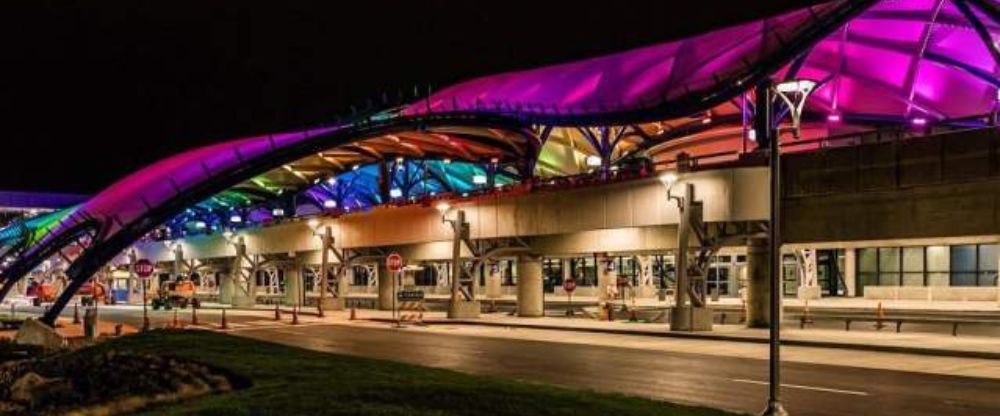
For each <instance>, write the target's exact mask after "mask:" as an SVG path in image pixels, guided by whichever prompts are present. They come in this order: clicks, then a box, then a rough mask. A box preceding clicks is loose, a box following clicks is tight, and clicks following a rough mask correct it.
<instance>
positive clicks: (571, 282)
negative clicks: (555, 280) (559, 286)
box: [563, 277, 576, 293]
mask: <svg viewBox="0 0 1000 416" xmlns="http://www.w3.org/2000/svg"><path fill="white" fill-rule="evenodd" d="M563 290H565V291H566V292H567V293H573V291H574V290H576V279H574V278H572V277H571V278H569V279H566V280H563Z"/></svg>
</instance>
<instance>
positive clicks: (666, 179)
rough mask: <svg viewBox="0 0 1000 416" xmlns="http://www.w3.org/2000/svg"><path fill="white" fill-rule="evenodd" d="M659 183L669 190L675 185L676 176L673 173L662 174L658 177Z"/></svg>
mask: <svg viewBox="0 0 1000 416" xmlns="http://www.w3.org/2000/svg"><path fill="white" fill-rule="evenodd" d="M660 182H663V186H666V187H667V188H670V187H672V186H674V184H675V183H677V174H676V173H674V172H664V173H663V174H662V175H660Z"/></svg>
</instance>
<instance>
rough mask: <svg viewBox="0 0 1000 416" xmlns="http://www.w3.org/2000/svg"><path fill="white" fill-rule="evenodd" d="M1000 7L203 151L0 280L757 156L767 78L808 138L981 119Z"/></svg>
mask: <svg viewBox="0 0 1000 416" xmlns="http://www.w3.org/2000/svg"><path fill="white" fill-rule="evenodd" d="M997 4H998V3H997V1H996V0H892V1H890V0H886V1H833V2H828V3H823V4H820V5H817V6H813V7H809V8H804V9H801V10H796V11H792V12H788V13H784V14H781V15H778V16H774V17H770V18H766V19H761V20H757V21H752V22H748V23H744V24H741V25H737V26H734V27H731V28H725V29H721V30H716V31H713V32H709V33H706V34H703V35H699V36H694V37H691V38H688V39H681V40H675V41H671V42H667V43H663V44H659V45H653V46H648V47H644V48H639V49H635V50H631V51H626V52H622V53H618V54H613V55H608V56H604V57H598V58H593V59H588V60H583V61H578V62H572V63H567V64H561V65H553V66H549V67H544V68H540V69H533V70H525V71H517V72H511V73H506V74H500V75H494V76H488V77H483V78H479V79H474V80H471V81H467V82H463V83H459V84H457V85H454V86H451V87H447V88H444V89H442V90H440V91H437V92H435V93H433V94H431V95H429V96H427V97H423V98H418V99H415V100H414V101H413V102H410V103H408V104H405V105H402V106H391V107H387V108H385V109H383V110H382V111H380V112H376V113H372V114H371V115H369V116H363V117H356V118H352V119H351V120H350V121H348V122H343V123H338V124H337V125H335V126H329V127H319V128H314V129H309V130H302V131H297V132H291V133H283V134H273V135H264V136H258V137H251V138H245V139H239V140H233V141H229V142H224V143H219V144H215V145H211V146H206V147H202V148H199V149H195V150H191V151H188V152H184V153H181V154H178V155H176V156H173V157H170V158H167V159H164V160H162V161H160V162H157V163H155V164H153V165H151V166H149V167H147V168H145V169H143V170H141V171H139V172H136V173H134V174H132V175H130V176H128V177H126V178H124V179H122V180H120V181H119V182H117V183H115V184H113V185H112V186H110V187H108V188H107V189H105V190H104V191H102V192H100V193H99V194H97V195H95V196H94V197H93V198H91V199H90V200H88V201H87V202H85V203H84V204H82V205H81V206H79V207H77V208H76V209H75V210H73V212H72V213H70V214H67V215H66V216H65V217H63V218H61V220H60V222H59V223H58V224H57V225H56V226H55V227H53V229H52V232H50V233H48V234H47V235H46V236H44V237H43V238H41V239H40V241H39V243H38V244H35V245H34V246H32V247H31V248H30V249H28V250H25V252H24V253H23V254H22V255H21V256H20V257H19V259H18V261H17V262H15V264H14V265H12V266H11V267H10V268H8V269H7V270H6V271H4V274H3V276H4V278H6V279H8V280H10V279H17V278H20V277H21V276H23V275H24V274H25V273H27V272H28V271H30V270H31V269H33V268H34V267H36V266H37V265H38V264H39V263H40V262H41V261H43V260H44V258H45V257H47V256H48V255H51V254H52V252H53V248H54V247H57V246H59V245H61V244H67V242H68V241H71V240H72V236H73V235H74V234H77V233H81V232H85V231H88V232H93V233H94V238H93V239H92V242H91V243H90V246H89V247H88V248H87V250H86V251H85V252H84V253H83V255H82V256H81V257H80V258H79V259H77V260H76V261H75V262H74V263H73V265H72V267H71V268H70V270H69V271H68V274H69V275H70V276H71V277H72V278H73V285H71V286H70V287H69V288H68V289H67V292H69V293H70V294H72V292H73V291H75V290H76V288H78V287H79V285H80V284H82V283H83V281H84V279H86V278H88V277H89V276H91V275H92V274H93V273H94V271H96V270H97V269H98V268H99V267H101V266H102V265H104V264H105V263H106V262H108V261H109V260H110V259H111V258H113V257H114V256H115V255H117V254H118V253H120V252H121V251H122V250H124V249H125V248H127V247H128V246H129V245H131V244H132V243H133V242H135V241H136V240H137V239H139V238H142V237H144V236H146V235H148V234H149V233H150V232H151V231H153V230H155V229H157V227H160V226H162V225H163V224H167V225H173V226H174V229H178V230H181V231H197V229H204V230H208V231H211V230H212V229H213V228H221V227H225V226H227V224H226V223H227V222H228V223H233V222H236V221H231V220H232V219H233V217H235V216H238V217H239V219H240V221H239V222H240V223H242V222H243V221H244V220H245V219H248V220H252V219H254V218H258V219H260V220H273V219H274V218H275V217H282V216H285V215H295V214H296V213H322V212H335V213H338V214H339V213H343V212H344V211H347V210H348V209H351V208H352V207H357V208H367V207H370V206H372V205H377V204H385V203H393V202H394V201H395V200H399V201H408V200H410V199H420V198H426V197H428V196H435V195H438V194H445V193H449V194H456V193H457V194H464V193H467V192H488V191H490V190H491V187H495V186H497V185H505V184H514V183H525V184H528V185H529V186H530V184H531V181H532V180H533V178H535V177H537V176H539V175H541V176H546V177H559V176H565V175H578V174H580V175H595V177H598V178H601V179H605V178H608V177H610V176H609V175H610V172H618V170H617V169H619V168H622V167H625V166H631V167H634V168H635V169H637V171H638V172H647V173H648V171H649V169H655V168H656V166H659V165H658V164H657V163H659V160H660V159H662V155H663V154H667V153H669V152H674V151H676V150H677V149H676V148H675V147H672V146H675V144H677V143H682V144H683V146H687V147H686V148H688V149H693V148H697V147H698V146H702V145H704V144H706V143H717V146H719V147H720V148H727V149H730V150H732V149H733V148H734V147H735V146H743V148H746V149H749V150H752V149H753V148H754V147H755V146H754V143H753V141H752V138H748V136H747V127H746V124H747V120H748V118H749V117H752V112H753V108H752V102H753V100H752V99H748V97H749V96H750V95H751V94H752V90H753V88H754V87H755V86H757V85H758V84H761V83H762V82H765V81H772V82H777V81H782V80H785V79H791V78H808V79H811V80H813V81H816V82H817V90H816V91H815V92H814V93H813V98H812V99H810V101H808V103H807V108H806V115H807V117H809V120H810V123H811V124H810V125H809V126H807V127H806V129H808V130H810V131H812V132H814V133H815V132H819V133H815V134H830V133H831V132H834V131H837V130H838V129H848V128H850V129H860V128H864V127H865V126H870V125H871V124H873V123H875V124H877V123H914V124H919V125H926V124H940V125H948V124H950V123H983V122H984V120H985V118H984V116H985V115H988V114H990V113H992V112H993V111H994V110H995V107H996V103H997V99H998V94H997V87H998V85H1000V81H998V65H997V63H998V62H1000V53H998V52H997V49H996V45H995V44H996V40H997V35H998V34H1000V12H998V8H997ZM831 123H835V125H831ZM734 137H735V138H737V140H738V141H737V142H733V141H732V140H731V139H732V138H734ZM734 143H735V144H734ZM446 161H450V162H451V163H447V162H446ZM484 177H485V178H484ZM331 178H332V180H331ZM329 201H333V202H329ZM276 214H279V215H276ZM189 223H193V224H195V227H194V229H191V228H189V226H188V224H189ZM228 225H230V226H231V225H232V224H228ZM65 300H68V298H67V297H66V296H65V295H64V296H63V297H61V298H60V302H61V303H59V304H57V305H56V306H57V307H55V308H53V309H52V310H53V311H55V312H53V313H58V310H59V309H61V307H62V306H64V305H65Z"/></svg>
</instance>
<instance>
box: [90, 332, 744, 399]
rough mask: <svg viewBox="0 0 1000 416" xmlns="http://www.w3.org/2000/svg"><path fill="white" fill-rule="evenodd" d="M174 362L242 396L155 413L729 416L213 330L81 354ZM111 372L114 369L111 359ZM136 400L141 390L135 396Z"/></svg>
mask: <svg viewBox="0 0 1000 416" xmlns="http://www.w3.org/2000/svg"><path fill="white" fill-rule="evenodd" d="M109 351H114V353H115V354H135V355H143V356H157V357H169V358H173V359H176V360H177V361H178V362H192V363H199V364H202V365H204V366H205V367H207V368H212V369H216V370H219V371H221V372H223V373H227V374H230V375H231V377H235V378H238V379H240V380H243V381H244V382H242V383H240V384H242V386H239V387H237V388H236V389H235V390H231V391H226V392H222V393H215V394H209V395H203V396H199V397H195V398H192V399H188V400H185V401H180V402H175V403H170V404H157V405H153V407H151V408H147V409H146V411H147V412H148V413H150V414H199V415H201V414H219V415H222V414H225V415H229V414H253V415H317V414H363V415H451V414H454V415H518V416H520V415H573V416H581V415H602V416H603V415H724V414H727V413H725V412H721V411H718V410H713V409H705V408H695V407H688V406H680V405H675V404H670V403H665V402H659V401H654V400H648V399H642V398H633V397H626V396H622V395H616V394H605V393H597V392H592V391H582V390H573V389H568V388H562V387H554V386H548V385H541V384H532V383H525V382H519V381H513V380H506V379H500V378H495V377H484V376H475V375H468V374H462V373H457V372H454V371H449V370H441V369H432V368H426V367H418V366H413V365H408V364H402V363H395V362H389V361H380V360H374V359H368V358H359V357H352V356H344V355H336V354H328V353H321V352H314V351H309V350H303V349H298V348H292V347H287V346H282V345H277V344H272V343H267V342H261V341H256V340H252V339H247V338H240V337H235V336H230V335H225V334H220V333H215V332H209V331H152V332H149V333H145V334H140V335H135V336H127V337H123V338H119V339H115V340H112V341H108V342H105V343H101V344H99V345H97V346H95V347H91V348H89V349H86V350H81V351H78V352H76V354H94V355H105V356H106V354H107V353H108V352H109ZM108 365H110V366H112V367H113V366H114V365H115V364H114V362H113V360H112V362H109V363H108ZM132 393H133V394H134V393H139V392H132Z"/></svg>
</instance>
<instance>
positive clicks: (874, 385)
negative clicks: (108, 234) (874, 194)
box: [101, 309, 1000, 416]
mask: <svg viewBox="0 0 1000 416" xmlns="http://www.w3.org/2000/svg"><path fill="white" fill-rule="evenodd" d="M189 314H190V311H189V310H187V311H182V312H180V319H181V320H182V321H184V320H187V319H189ZM101 315H102V318H101V319H107V320H112V321H123V322H127V323H129V324H132V325H136V324H138V323H140V322H141V312H137V311H122V310H113V309H105V310H102V314H101ZM172 315H173V314H172V313H169V312H163V311H160V312H157V313H155V314H153V325H154V326H161V325H162V324H163V323H165V322H168V321H169V320H171V319H172ZM204 318H206V319H210V320H213V321H214V320H218V316H211V317H210V316H205V317H204ZM253 320H257V321H260V320H261V318H260V317H247V316H238V315H235V314H234V315H233V316H231V317H230V319H229V321H230V322H231V323H236V324H239V323H241V322H243V323H246V322H250V321H253ZM460 332H461V331H451V332H449V331H447V330H443V329H440V328H439V329H437V330H429V329H423V328H409V329H403V330H399V329H393V328H391V327H389V325H386V326H385V327H382V326H376V327H360V326H346V325H337V324H310V325H299V326H290V325H287V324H276V325H262V326H244V327H242V328H240V329H238V330H234V331H232V332H231V333H233V334H235V335H239V336H246V337H250V338H255V339H260V340H264V341H269V342H277V343H282V344H287V345H290V346H294V347H300V348H308V349H313V350H318V351H325V352H332V353H341V354H349V355H358V356H365V357H372V358H380V359H387V360H395V361H402V362H407V363H412V364H418V365H424V366H431V367H441V368H448V369H452V370H457V371H462V372H467V373H474V374H487V375H494V376H503V377H512V378H516V379H521V380H526V381H531V382H541V383H550V384H557V385H563V386H569V387H576V388H584V389H593V390H600V391H609V392H620V393H625V394H629V395H638V396H645V397H651V398H656V399H663V400H667V401H672V402H678V403H688V404H695V405H703V406H709V407H715V408H721V409H726V410H732V411H738V412H748V413H757V412H759V411H760V410H761V409H762V408H763V405H764V403H765V401H766V396H767V384H766V382H767V361H766V360H759V359H748V358H735V357H725V356H718V355H701V354H692V353H686V352H664V351H653V350H648V349H634V348H625V347H608V346H596V345H581V344H568V343H560V342H549V341H533V340H522V339H509V338H501V337H484V336H471V335H462V334H460ZM573 335H574V334H573V333H566V336H567V337H571V336H573ZM782 368H783V380H782V382H783V387H784V388H783V400H784V402H785V405H786V408H787V409H788V410H789V412H790V413H791V414H793V415H848V414H860V415H977V416H980V415H994V414H1000V394H997V392H1000V380H992V379H982V378H970V377H959V376H945V375H933V374H926V373H916V372H903V371H891V370H881V369H866V368H857V367H844V366H837V365H836V363H830V364H829V365H820V364H805V363H796V362H791V363H784V364H783V367H782ZM330 376H331V377H336V375H335V374H331V375H330ZM540 405H544V404H540Z"/></svg>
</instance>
